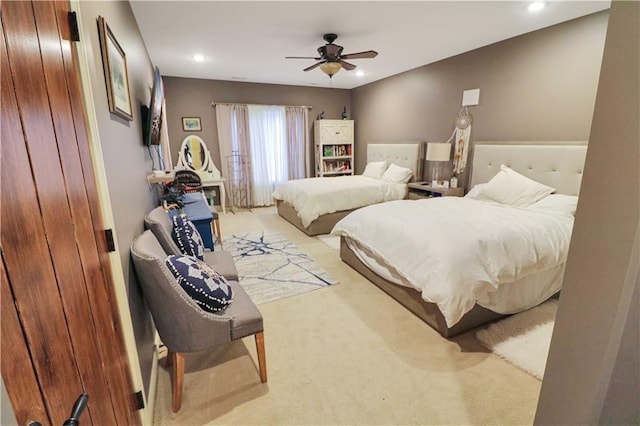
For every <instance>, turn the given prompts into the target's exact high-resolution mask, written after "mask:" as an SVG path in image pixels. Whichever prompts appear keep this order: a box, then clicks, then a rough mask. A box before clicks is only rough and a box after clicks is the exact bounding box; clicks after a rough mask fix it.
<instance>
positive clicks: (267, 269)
mask: <svg viewBox="0 0 640 426" xmlns="http://www.w3.org/2000/svg"><path fill="white" fill-rule="evenodd" d="M224 249H225V250H227V251H229V252H230V253H231V255H232V256H233V260H234V261H235V263H236V268H238V275H239V276H240V285H242V287H243V288H244V289H245V291H246V292H247V294H248V295H249V297H250V298H251V300H253V302H254V303H256V304H262V303H267V302H272V301H274V300H278V299H282V298H284V297H289V296H295V295H298V294H302V293H306V292H309V291H313V290H317V289H319V288H324V287H327V286H329V285H334V284H338V281H337V280H336V279H335V278H333V277H332V276H331V275H329V273H327V271H325V270H324V269H323V268H322V267H321V266H320V265H318V264H317V263H316V262H315V261H314V260H313V259H311V258H310V257H309V255H307V254H306V253H304V252H302V251H301V250H300V249H299V248H298V247H297V246H296V245H294V244H293V243H292V242H290V241H289V240H287V239H286V238H284V237H283V236H282V235H280V234H279V233H278V232H275V231H269V230H267V231H259V232H250V233H247V234H237V235H231V236H225V237H224Z"/></svg>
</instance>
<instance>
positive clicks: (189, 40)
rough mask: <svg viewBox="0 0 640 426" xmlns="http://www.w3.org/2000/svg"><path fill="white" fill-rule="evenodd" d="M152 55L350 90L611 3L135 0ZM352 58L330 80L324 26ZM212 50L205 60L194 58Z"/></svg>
mask: <svg viewBox="0 0 640 426" xmlns="http://www.w3.org/2000/svg"><path fill="white" fill-rule="evenodd" d="M130 3H131V8H132V9H133V13H134V15H135V17H136V20H137V22H138V26H139V27H140V31H141V32H142V37H143V38H144V41H145V44H146V46H147V50H148V51H149V55H150V56H151V60H152V62H153V63H154V64H155V65H157V66H158V67H159V68H160V72H161V73H162V75H165V76H178V77H191V78H204V79H213V80H231V81H245V82H256V83H274V84H290V85H299V86H319V87H330V85H331V87H334V88H343V89H350V88H354V87H357V86H361V85H363V84H367V83H370V82H373V81H376V80H380V79H382V78H385V77H388V76H391V75H394V74H398V73H401V72H403V71H407V70H410V69H413V68H417V67H420V66H422V65H425V64H428V63H432V62H435V61H438V60H441V59H444V58H448V57H451V56H454V55H457V54H459V53H462V52H467V51H469V50H473V49H476V48H479V47H482V46H486V45H489V44H492V43H495V42H497V41H500V40H504V39H507V38H511V37H514V36H517V35H519V34H524V33H527V32H530V31H534V30H537V29H540V28H544V27H547V26H550V25H554V24H557V23H560V22H563V21H567V20H570V19H573V18H576V17H579V16H583V15H587V14H590V13H594V12H597V11H599V10H603V9H606V8H608V7H609V6H610V2H609V1H547V3H546V7H545V8H544V9H542V11H540V12H537V13H532V12H529V11H528V10H527V6H528V4H529V2H527V1H349V2H347V1H281V2H275V1H252V2H249V1H194V2H191V1H133V0H132V1H131V2H130ZM329 32H333V33H336V34H338V39H337V40H336V41H335V42H334V43H335V44H339V45H341V46H343V47H344V53H354V52H360V51H364V50H370V49H371V50H376V51H377V52H378V53H379V55H378V57H377V58H374V59H354V60H352V61H350V62H352V63H353V64H355V65H357V68H356V70H362V71H364V76H362V77H357V76H356V70H354V71H344V70H342V71H340V72H339V73H338V74H336V75H335V76H334V77H333V79H332V81H331V82H330V80H329V78H328V77H327V76H326V75H325V74H323V73H322V71H320V69H319V68H316V69H314V70H311V71H308V72H303V71H302V70H303V69H304V68H306V67H307V66H309V65H312V64H313V63H315V61H314V60H311V59H309V60H305V59H285V56H317V52H316V49H317V48H318V47H319V46H321V45H323V44H324V43H325V42H324V41H323V40H322V35H323V34H324V33H329ZM195 54H201V55H204V57H205V60H204V62H201V63H197V62H195V61H194V60H193V59H192V57H193V55H195Z"/></svg>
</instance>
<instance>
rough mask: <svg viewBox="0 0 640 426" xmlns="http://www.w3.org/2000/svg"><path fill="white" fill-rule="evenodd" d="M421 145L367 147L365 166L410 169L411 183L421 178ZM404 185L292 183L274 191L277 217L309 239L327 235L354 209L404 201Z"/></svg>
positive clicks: (356, 180) (366, 180)
mask: <svg viewBox="0 0 640 426" xmlns="http://www.w3.org/2000/svg"><path fill="white" fill-rule="evenodd" d="M423 157H424V156H423V147H422V144H420V143H401V144H369V145H368V146H367V164H369V163H372V162H382V161H387V163H388V164H394V165H395V166H398V167H401V168H407V169H410V170H411V172H412V174H413V175H412V180H416V179H419V177H420V176H422V164H423ZM406 194H407V185H406V183H393V182H388V181H386V180H383V179H376V178H371V177H367V176H340V177H323V178H309V179H300V180H292V181H289V182H285V183H284V184H282V185H280V186H279V187H278V188H276V191H275V192H274V194H273V196H274V198H275V199H276V204H277V206H278V214H279V215H280V216H282V217H283V218H284V219H286V220H287V221H289V222H291V223H292V224H293V225H295V226H296V227H297V228H299V229H300V230H301V231H303V232H304V233H306V234H307V235H309V236H313V235H319V234H328V233H330V232H331V230H332V229H333V226H334V225H335V224H336V223H337V222H338V221H339V220H340V219H342V218H343V217H345V216H346V215H348V214H349V213H351V212H352V211H353V210H354V209H357V208H360V207H364V206H368V205H371V204H376V203H381V202H385V201H391V200H401V199H403V198H405V197H406Z"/></svg>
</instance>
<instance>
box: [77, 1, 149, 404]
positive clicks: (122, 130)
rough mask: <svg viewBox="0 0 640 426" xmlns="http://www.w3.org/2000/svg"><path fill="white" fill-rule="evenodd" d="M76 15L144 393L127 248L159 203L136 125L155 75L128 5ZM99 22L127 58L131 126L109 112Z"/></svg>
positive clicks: (145, 328)
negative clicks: (86, 58)
mask: <svg viewBox="0 0 640 426" xmlns="http://www.w3.org/2000/svg"><path fill="white" fill-rule="evenodd" d="M80 13H81V16H82V25H83V31H84V34H82V40H83V43H84V44H85V46H86V50H87V53H88V55H89V66H90V69H91V71H90V73H91V83H92V90H93V97H94V101H95V108H96V115H97V120H98V128H99V133H100V141H101V144H102V155H103V157H104V165H105V169H106V173H107V180H108V186H109V196H110V199H111V206H112V208H113V216H114V220H115V230H114V231H115V234H116V238H117V240H118V249H119V252H120V256H121V259H122V268H123V271H124V275H125V276H124V280H125V282H126V284H127V292H128V297H129V308H130V311H131V316H132V320H133V328H134V333H135V337H136V343H137V346H138V356H139V357H140V363H141V369H142V377H143V380H144V382H145V388H146V389H145V392H146V391H147V390H148V386H149V380H150V377H151V375H150V373H151V359H152V358H151V357H152V355H153V343H154V341H153V339H154V329H153V325H152V322H151V317H150V314H149V312H148V310H147V309H146V308H145V305H144V301H143V299H142V294H141V293H140V287H139V284H138V282H137V279H136V277H135V273H134V271H133V265H132V262H131V261H130V254H129V247H130V245H131V242H132V241H133V239H134V238H135V237H136V236H137V235H139V234H140V233H141V232H142V231H143V230H144V226H143V217H144V215H145V213H146V212H147V211H149V210H150V209H151V208H153V207H154V206H155V205H156V203H157V199H156V197H155V194H154V193H153V191H152V189H151V188H150V187H149V185H148V184H147V180H146V175H147V174H148V173H150V172H151V168H152V166H151V157H150V154H149V151H148V150H147V148H145V147H144V146H143V144H142V125H141V122H140V105H141V104H145V105H148V104H149V99H150V87H151V86H152V84H153V83H152V82H153V69H152V64H151V60H150V59H149V56H148V54H147V51H146V48H145V45H144V42H143V40H142V37H141V35H140V32H139V31H138V26H137V24H136V21H135V19H134V16H133V13H132V12H131V7H130V5H129V3H128V2H108V1H105V2H81V3H80ZM98 16H103V17H104V18H105V19H106V22H107V24H108V25H109V27H110V28H111V31H113V34H114V35H115V37H116V39H117V40H118V42H119V43H120V45H121V46H122V49H123V50H124V52H125V54H126V57H127V66H128V71H129V86H130V94H131V98H132V108H133V116H134V120H133V121H126V120H124V119H122V118H120V117H118V116H115V115H112V114H111V113H110V112H109V107H108V103H107V91H106V90H107V89H106V85H105V79H104V73H103V68H102V58H101V56H100V44H99V41H98V30H97V24H96V19H97V18H98Z"/></svg>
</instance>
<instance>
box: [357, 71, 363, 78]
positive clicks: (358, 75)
mask: <svg viewBox="0 0 640 426" xmlns="http://www.w3.org/2000/svg"><path fill="white" fill-rule="evenodd" d="M356 77H364V71H362V70H358V71H356Z"/></svg>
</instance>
